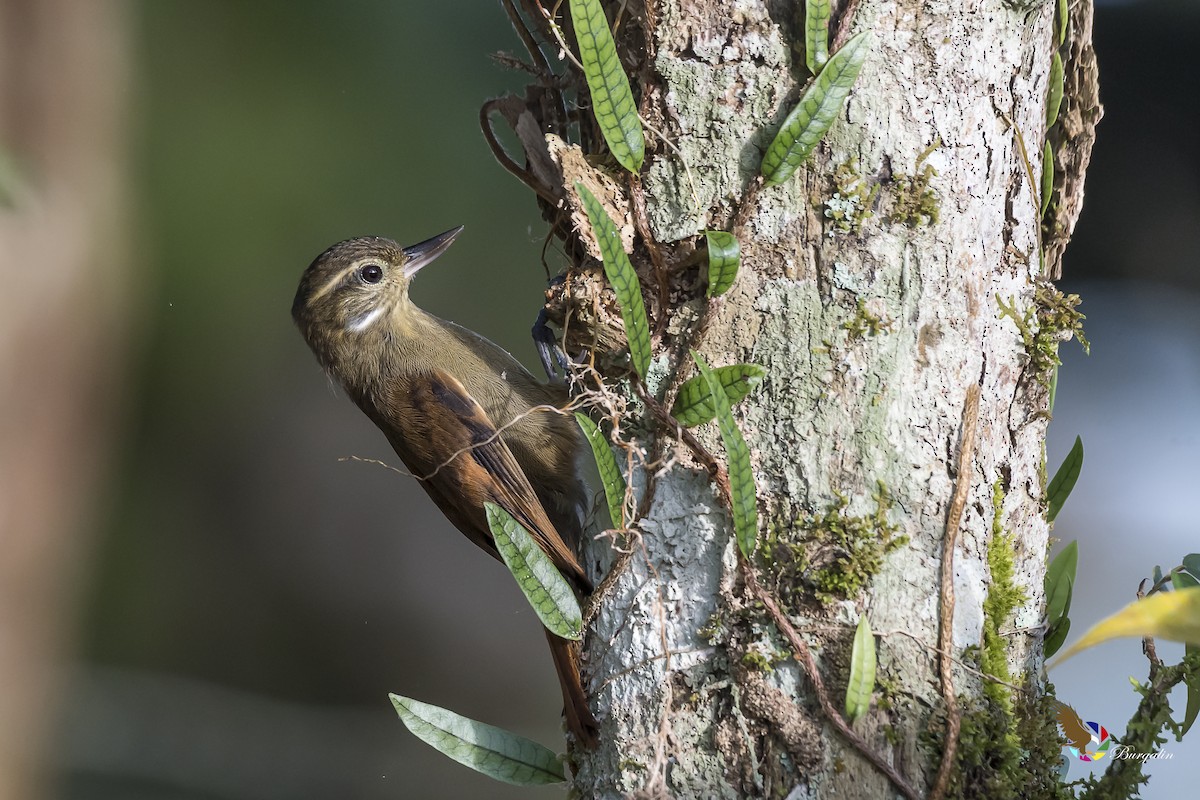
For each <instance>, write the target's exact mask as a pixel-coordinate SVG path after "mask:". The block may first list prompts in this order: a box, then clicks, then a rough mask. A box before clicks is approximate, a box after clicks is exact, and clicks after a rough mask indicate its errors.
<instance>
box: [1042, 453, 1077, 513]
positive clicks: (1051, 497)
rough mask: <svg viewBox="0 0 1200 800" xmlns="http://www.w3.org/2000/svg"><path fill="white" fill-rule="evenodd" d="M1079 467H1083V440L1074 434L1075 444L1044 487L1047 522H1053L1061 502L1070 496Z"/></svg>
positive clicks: (1059, 509) (1060, 508)
mask: <svg viewBox="0 0 1200 800" xmlns="http://www.w3.org/2000/svg"><path fill="white" fill-rule="evenodd" d="M1081 469H1083V440H1082V439H1080V438H1079V437H1078V436H1076V437H1075V444H1074V445H1072V446H1071V452H1069V453H1067V457H1066V458H1065V459H1063V463H1062V466H1060V467H1059V468H1058V472H1055V473H1054V477H1053V478H1051V479H1050V485H1049V486H1047V487H1046V502H1047V503H1048V504H1049V509H1048V510H1047V511H1046V520H1047V521H1048V522H1054V518H1055V517H1057V516H1058V512H1059V511H1061V510H1062V507H1063V503H1065V502H1067V498H1068V497H1070V496H1071V490H1072V489H1074V488H1075V481H1077V480H1079V471H1080V470H1081Z"/></svg>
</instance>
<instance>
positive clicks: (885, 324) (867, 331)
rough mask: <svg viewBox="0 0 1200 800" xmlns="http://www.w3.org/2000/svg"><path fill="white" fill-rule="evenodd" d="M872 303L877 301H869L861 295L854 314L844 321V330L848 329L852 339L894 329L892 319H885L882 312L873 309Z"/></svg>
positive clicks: (847, 331) (876, 334)
mask: <svg viewBox="0 0 1200 800" xmlns="http://www.w3.org/2000/svg"><path fill="white" fill-rule="evenodd" d="M872 305H875V303H869V302H868V301H866V300H864V299H863V298H861V297H860V298H858V307H857V308H856V309H855V311H854V316H853V317H851V318H850V319H848V320H846V321H845V322H843V323H842V330H844V331H846V333H847V336H848V337H849V338H850V339H865V338H866V337H868V336H878V335H879V334H881V333H886V332H888V331H890V330H891V329H892V323H891V321H890V320H886V319H884V318H883V316H882V315H881V314H879V313H876V311H874V310H872V308H871V306H872Z"/></svg>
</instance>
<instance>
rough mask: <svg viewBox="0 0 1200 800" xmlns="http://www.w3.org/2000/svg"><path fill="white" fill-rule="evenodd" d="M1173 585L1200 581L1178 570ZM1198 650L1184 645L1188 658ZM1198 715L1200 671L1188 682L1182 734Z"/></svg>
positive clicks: (1181, 586)
mask: <svg viewBox="0 0 1200 800" xmlns="http://www.w3.org/2000/svg"><path fill="white" fill-rule="evenodd" d="M1192 555H1195V553H1193V554H1192ZM1184 561H1185V562H1186V561H1187V559H1186V558H1185V559H1184ZM1171 585H1172V586H1174V587H1175V588H1176V589H1177V590H1178V589H1194V588H1195V587H1197V586H1200V581H1198V580H1196V579H1195V578H1193V577H1192V576H1191V575H1189V574H1188V573H1186V572H1176V573H1174V574H1173V575H1171ZM1197 652H1200V646H1197V645H1194V644H1189V645H1187V646H1185V647H1184V656H1185V657H1187V658H1192V657H1193V656H1194V655H1195V654H1196V653H1197ZM1197 716H1200V673H1195V674H1193V675H1192V679H1191V680H1189V681H1188V682H1187V705H1186V706H1185V707H1184V711H1183V722H1181V723H1180V727H1181V730H1180V733H1179V735H1180V736H1182V735H1183V734H1185V733H1187V732H1188V729H1189V728H1191V727H1192V723H1194V722H1195V721H1196V717H1197Z"/></svg>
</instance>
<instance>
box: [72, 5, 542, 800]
mask: <svg viewBox="0 0 1200 800" xmlns="http://www.w3.org/2000/svg"><path fill="white" fill-rule="evenodd" d="M131 10H132V12H133V13H132V18H131V23H132V25H133V27H134V31H135V33H134V36H133V44H134V47H135V48H136V53H135V67H134V82H135V85H136V89H137V96H136V102H135V103H134V114H135V117H134V122H133V128H132V137H133V166H134V168H135V174H136V196H135V203H136V213H135V225H136V245H135V258H136V262H137V279H136V284H137V292H138V295H139V301H140V304H141V307H142V309H143V311H142V312H141V313H142V319H141V323H140V325H139V326H138V330H137V332H136V334H135V336H134V337H133V345H134V347H135V348H136V350H137V357H136V360H135V362H134V374H133V375H132V376H131V380H132V384H133V386H134V387H136V388H135V389H134V390H133V391H132V392H130V393H129V402H128V403H127V405H126V406H125V409H124V418H123V420H122V421H123V424H124V437H123V440H122V452H121V468H120V470H119V471H118V473H117V475H118V476H119V478H118V479H117V481H116V485H114V486H113V487H112V490H113V497H114V498H115V499H114V500H113V502H112V506H111V508H110V509H109V513H108V514H107V521H106V523H105V526H104V534H103V544H102V547H101V548H100V551H99V553H98V561H97V563H96V565H95V567H94V575H93V582H92V586H91V589H90V592H89V598H90V599H89V601H88V602H87V603H86V609H85V611H84V620H83V623H82V635H83V643H82V651H83V652H82V654H81V655H82V657H83V659H84V660H85V662H86V663H87V665H88V666H87V668H86V669H85V670H84V671H83V673H82V675H83V678H84V683H82V684H81V686H82V687H83V688H82V689H81V691H80V692H79V697H78V701H77V702H78V703H79V704H80V705H79V707H78V708H75V709H72V711H71V713H70V714H69V716H68V719H69V721H70V723H71V724H70V725H69V726H68V729H67V731H66V735H67V736H68V738H69V742H70V745H69V747H67V748H66V755H67V758H69V759H72V763H68V764H65V765H64V766H65V767H66V769H65V770H64V774H63V796H64V797H72V798H98V797H113V798H118V797H120V798H128V797H179V798H210V797H212V798H226V797H227V798H260V797H261V798H267V797H314V798H316V797H322V798H325V797H381V798H382V797H464V796H491V797H527V796H531V792H530V791H529V790H516V789H509V788H507V787H503V786H500V785H498V784H493V783H492V782H491V781H488V780H486V779H484V778H481V777H478V776H476V775H474V774H473V773H470V772H468V771H466V770H464V769H463V768H461V767H459V766H457V765H455V764H453V763H451V762H449V761H448V760H445V759H443V758H442V757H440V756H437V755H436V754H435V753H433V751H431V750H428V749H427V748H426V746H425V745H424V744H421V743H420V742H419V741H417V740H416V739H414V738H413V737H412V736H410V735H408V733H407V732H406V731H405V730H404V729H403V727H402V726H401V725H400V723H399V721H398V720H397V718H396V717H395V713H394V711H393V710H392V708H391V705H390V703H389V702H388V700H387V693H388V692H397V693H401V694H406V695H410V696H413V697H417V698H419V699H422V700H426V701H428V702H433V703H438V704H441V705H445V706H447V707H451V708H453V709H455V710H457V711H459V712H460V713H463V714H467V715H469V716H473V717H476V718H479V719H484V720H489V721H492V722H494V723H496V724H501V725H503V726H505V727H508V728H510V729H512V730H516V731H518V732H520V733H523V734H525V735H528V736H532V737H534V738H537V739H539V740H541V741H544V742H546V743H548V744H552V745H554V746H556V747H560V746H561V745H558V744H557V743H558V742H561V733H560V726H559V722H558V720H559V716H560V710H561V697H560V695H559V692H558V685H557V682H556V680H555V678H554V673H553V668H552V666H551V662H550V660H549V658H548V657H547V654H546V651H545V642H544V640H543V638H542V634H541V632H540V631H539V625H538V623H537V620H536V618H535V617H534V616H533V615H532V613H530V612H529V611H528V609H527V607H526V606H525V603H524V600H523V599H522V598H521V597H520V596H519V594H518V593H517V591H516V589H515V588H514V587H513V586H512V585H511V579H509V578H508V577H507V575H506V573H504V571H503V569H501V568H498V567H497V565H496V564H495V563H494V562H492V560H491V559H489V558H486V557H484V556H482V555H481V554H479V553H478V551H477V550H476V549H475V548H474V547H473V546H472V545H470V544H469V543H468V542H467V541H466V540H465V539H464V538H463V537H462V536H461V535H459V534H458V533H457V532H456V531H454V530H453V529H452V528H451V527H450V526H449V525H448V524H447V523H446V522H445V521H444V520H443V519H442V517H441V515H440V514H439V513H438V512H437V511H436V509H435V508H433V506H432V505H431V504H430V503H429V502H428V500H427V499H426V497H425V495H424V493H423V492H421V491H420V489H418V488H417V487H416V486H415V484H413V482H412V481H411V480H408V479H406V478H403V477H401V476H398V475H396V474H394V473H391V472H388V471H387V470H385V469H382V468H380V467H377V466H371V465H365V464H361V463H353V462H341V461H339V459H340V458H342V457H345V456H351V455H354V456H361V457H368V458H379V459H382V460H385V461H387V462H389V463H396V462H397V459H396V457H395V455H394V454H393V453H392V452H391V450H390V448H389V447H388V446H387V444H386V442H385V441H384V440H383V438H382V437H381V436H380V435H379V434H378V431H377V430H376V429H375V428H374V426H373V425H372V424H371V423H370V422H369V421H368V420H367V419H366V418H365V417H364V416H363V415H362V414H361V413H359V412H358V410H357V409H355V408H354V406H353V405H352V404H351V403H349V402H347V401H346V399H345V398H344V397H343V396H341V394H340V391H335V390H334V389H333V387H332V385H331V384H330V382H329V381H328V380H327V379H326V377H325V376H324V374H323V373H322V372H321V370H320V368H319V367H318V366H317V364H316V361H315V359H314V358H313V357H312V355H311V354H310V353H309V352H308V350H307V348H306V346H305V345H304V343H303V341H302V340H301V338H300V336H299V335H298V333H297V332H296V330H295V329H294V327H293V325H292V322H291V318H290V308H291V302H292V295H293V294H294V292H295V288H296V284H297V282H298V279H299V276H300V273H301V272H302V271H303V269H304V267H305V266H307V264H308V263H309V261H311V260H312V259H313V258H314V257H315V256H316V255H317V254H318V253H319V252H321V251H322V250H323V249H324V248H325V247H327V246H328V245H330V244H331V243H333V242H335V241H338V240H340V239H345V238H348V237H351V236H357V235H365V234H379V235H386V236H390V237H392V238H395V239H397V240H399V241H400V242H402V243H415V242H417V241H420V240H422V239H425V238H428V237H429V236H431V235H433V234H435V233H439V232H441V231H443V230H446V229H447V228H450V227H453V226H454V225H458V224H464V225H466V231H465V232H464V234H463V235H462V236H461V237H460V238H459V240H458V242H457V243H456V244H455V245H454V247H453V248H452V250H451V251H450V252H449V253H448V254H447V255H446V256H444V257H443V258H442V259H441V260H440V261H439V262H438V263H437V264H436V265H434V266H433V267H431V268H429V269H428V270H425V271H424V272H423V273H422V274H421V277H420V279H419V281H418V282H417V283H416V285H415V288H414V290H413V293H414V297H415V299H416V301H417V302H418V303H419V304H421V305H422V306H423V307H424V308H426V309H427V310H429V311H431V312H433V313H436V314H439V315H440V316H446V317H452V318H454V319H455V320H457V321H459V322H461V323H463V324H465V325H468V326H470V327H472V328H474V329H476V330H478V331H480V332H481V333H483V334H484V335H485V336H488V337H489V338H493V339H494V340H496V341H499V342H503V343H505V345H506V346H508V347H509V348H510V349H511V350H513V352H514V354H516V355H517V356H518V358H521V359H523V360H525V361H526V362H527V363H529V364H531V365H534V364H536V363H537V362H536V356H535V355H534V350H533V347H532V344H531V343H530V339H529V335H528V331H529V328H530V326H531V325H532V323H533V319H534V316H535V315H536V313H537V310H538V308H539V307H540V295H541V291H542V289H543V288H544V287H545V271H544V268H543V267H542V265H541V256H540V254H541V245H542V239H543V237H544V232H545V227H544V225H543V224H542V223H541V221H540V218H539V216H538V212H537V208H536V205H535V203H534V202H533V200H532V197H531V196H530V195H529V194H528V193H527V192H526V190H525V189H524V188H523V187H522V186H521V185H520V184H519V183H517V182H516V181H515V180H512V179H510V178H509V177H508V176H507V173H505V172H504V171H503V170H502V169H501V168H500V167H499V166H498V165H497V164H496V162H495V160H494V159H493V158H492V155H491V153H490V151H489V150H488V148H487V146H486V144H485V142H484V140H483V138H482V136H481V135H480V132H479V127H478V122H477V117H478V111H479V106H480V104H481V103H482V101H483V100H484V99H486V98H487V97H490V96H495V95H498V94H501V93H504V92H505V91H508V90H511V89H520V88H522V87H523V86H524V81H523V80H522V77H523V76H521V75H518V74H515V73H512V72H508V71H505V70H503V69H501V68H500V67H498V66H497V65H495V64H494V63H493V62H492V61H491V59H490V58H489V54H490V53H493V52H496V51H499V50H510V49H513V48H516V47H519V46H520V44H519V41H518V40H517V38H516V35H515V34H514V32H513V31H512V29H511V28H510V26H509V24H508V21H507V18H506V17H505V15H504V13H503V11H502V9H501V8H500V6H499V4H498V3H495V2H492V1H491V0H473V1H472V2H454V3H403V2H394V0H389V1H388V2H384V1H383V0H379V1H377V2H370V1H366V2H364V1H359V2H353V3H336V4H335V3H328V2H318V1H315V0H310V1H307V2H296V1H295V0H288V1H287V2H283V1H282V0H277V1H275V2H253V3H246V2H240V1H233V0H227V1H225V2H214V1H213V0H153V1H152V2H149V1H148V2H141V3H134V4H132V6H131ZM551 257H553V256H551ZM114 698H120V702H119V703H113V702H112V701H113V699H114ZM93 706H98V707H95V708H94V707H93ZM114 728H115V729H116V730H120V731H125V732H127V734H128V740H127V741H125V742H123V743H122V744H123V745H124V747H125V749H121V748H114V747H112V741H111V737H110V735H109V733H108V732H109V731H111V730H113V729H114ZM543 792H544V793H548V794H547V795H546V796H555V794H556V793H557V792H556V790H554V789H549V790H543ZM532 794H536V792H533V793H532Z"/></svg>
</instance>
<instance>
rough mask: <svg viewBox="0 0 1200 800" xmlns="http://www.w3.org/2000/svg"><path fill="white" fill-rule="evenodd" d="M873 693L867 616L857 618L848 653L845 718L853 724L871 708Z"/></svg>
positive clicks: (872, 658)
mask: <svg viewBox="0 0 1200 800" xmlns="http://www.w3.org/2000/svg"><path fill="white" fill-rule="evenodd" d="M874 691H875V635H874V634H872V633H871V624H870V623H869V622H867V615H866V614H863V615H862V616H861V617H859V618H858V629H857V630H856V631H855V632H854V649H853V650H852V651H851V652H850V682H849V683H847V684H846V718H847V719H849V720H850V722H851V723H853V722H854V721H855V720H857V719H859V718H860V717H862V716H863V715H864V714H866V713H867V711H869V710H870V708H871V693H872V692H874Z"/></svg>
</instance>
